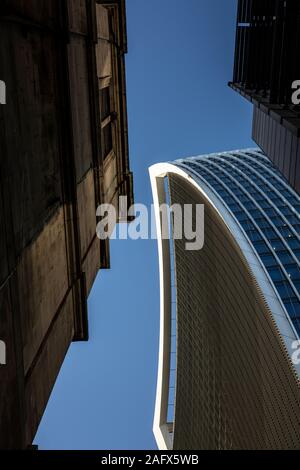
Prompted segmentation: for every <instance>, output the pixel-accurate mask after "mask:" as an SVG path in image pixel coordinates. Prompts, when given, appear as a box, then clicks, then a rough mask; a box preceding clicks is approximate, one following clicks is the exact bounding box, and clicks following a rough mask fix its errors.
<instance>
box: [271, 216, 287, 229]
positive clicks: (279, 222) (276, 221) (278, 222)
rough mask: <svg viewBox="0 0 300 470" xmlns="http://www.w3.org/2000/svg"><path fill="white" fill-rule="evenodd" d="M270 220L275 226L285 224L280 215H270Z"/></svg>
mask: <svg viewBox="0 0 300 470" xmlns="http://www.w3.org/2000/svg"><path fill="white" fill-rule="evenodd" d="M272 222H273V224H274V225H275V226H276V227H282V226H284V225H286V222H285V220H284V219H283V218H282V217H279V216H276V217H272Z"/></svg>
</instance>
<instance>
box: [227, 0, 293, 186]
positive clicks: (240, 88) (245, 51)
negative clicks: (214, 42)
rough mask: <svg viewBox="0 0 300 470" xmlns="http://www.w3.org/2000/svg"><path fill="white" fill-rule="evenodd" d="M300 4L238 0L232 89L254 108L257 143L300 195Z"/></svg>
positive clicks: (282, 0)
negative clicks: (296, 98)
mask: <svg viewBox="0 0 300 470" xmlns="http://www.w3.org/2000/svg"><path fill="white" fill-rule="evenodd" d="M299 52H300V3H299V2H298V1H297V0H272V1H268V0H238V14H237V25H236V46H235V60H234V71H233V79H232V81H231V82H230V83H229V85H230V86H231V88H232V89H234V90H235V91H236V92H238V93H240V94H241V95H242V96H243V97H245V98H246V99H247V100H249V101H250V102H252V103H253V105H254V115H253V131H252V136H253V139H254V141H255V142H256V143H257V145H259V146H260V148H261V149H262V150H263V151H264V152H265V153H266V154H267V155H268V157H269V158H270V159H271V160H272V161H273V163H274V164H275V165H276V166H277V167H278V168H279V169H280V170H281V172H282V173H283V174H284V176H285V177H286V178H287V180H288V181H289V183H290V184H291V185H292V186H293V187H294V188H295V189H296V191H297V192H298V193H299V192H300V114H299V112H300V107H299V104H295V103H294V102H293V100H292V95H293V93H294V91H295V90H294V89H293V83H294V82H295V81H299V80H300V65H299V61H298V60H297V59H296V57H299Z"/></svg>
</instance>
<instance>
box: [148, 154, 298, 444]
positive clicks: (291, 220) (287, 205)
mask: <svg viewBox="0 0 300 470" xmlns="http://www.w3.org/2000/svg"><path fill="white" fill-rule="evenodd" d="M150 176H151V182H152V190H153V197H154V204H155V211H156V223H157V231H158V252H159V265H160V289H161V306H160V308H161V315H160V351H159V365H158V382H157V397H156V407H155V417H154V433H155V437H156V440H157V443H158V446H159V448H160V449H299V448H300V364H299V363H300V361H299V359H300V353H299V349H300V342H299V337H300V197H299V196H298V195H297V193H295V191H293V189H291V187H290V186H289V185H288V184H287V182H286V181H285V180H284V178H283V177H282V176H281V174H280V173H279V171H278V170H277V169H276V168H274V166H273V165H272V163H271V162H270V160H269V159H268V158H267V157H266V156H265V155H264V154H263V153H262V152H261V151H260V150H256V149H255V150H253V149H247V150H243V151H234V152H226V153H218V154H211V155H204V156H200V157H193V158H186V159H181V160H177V161H175V162H172V163H162V164H157V165H154V166H153V167H151V168H150ZM166 181H167V183H168V184H166ZM164 202H169V203H171V204H180V205H184V204H192V205H196V204H203V205H204V208H205V224H204V233H205V242H204V246H203V248H202V249H201V250H198V251H189V250H186V246H185V242H186V240H185V239H184V238H183V239H174V240H168V239H164V237H163V236H162V225H163V220H162V219H163V216H162V213H161V212H160V205H161V204H163V203H164ZM191 217H194V216H191Z"/></svg>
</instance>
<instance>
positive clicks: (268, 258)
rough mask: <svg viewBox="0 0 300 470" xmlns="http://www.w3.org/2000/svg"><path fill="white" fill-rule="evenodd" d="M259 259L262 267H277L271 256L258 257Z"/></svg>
mask: <svg viewBox="0 0 300 470" xmlns="http://www.w3.org/2000/svg"><path fill="white" fill-rule="evenodd" d="M260 258H261V260H262V262H263V263H264V265H265V266H267V267H270V266H276V265H278V262H277V261H276V259H275V257H274V256H273V255H271V254H266V255H260Z"/></svg>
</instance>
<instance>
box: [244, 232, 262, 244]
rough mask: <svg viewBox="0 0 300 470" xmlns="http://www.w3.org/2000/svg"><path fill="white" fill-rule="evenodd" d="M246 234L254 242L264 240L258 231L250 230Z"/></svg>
mask: <svg viewBox="0 0 300 470" xmlns="http://www.w3.org/2000/svg"><path fill="white" fill-rule="evenodd" d="M246 233H247V235H248V237H249V239H250V240H251V241H252V242H255V241H259V240H262V236H261V235H260V233H259V232H258V231H257V230H248V231H246Z"/></svg>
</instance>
